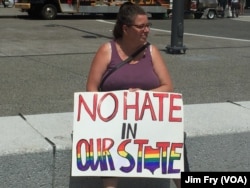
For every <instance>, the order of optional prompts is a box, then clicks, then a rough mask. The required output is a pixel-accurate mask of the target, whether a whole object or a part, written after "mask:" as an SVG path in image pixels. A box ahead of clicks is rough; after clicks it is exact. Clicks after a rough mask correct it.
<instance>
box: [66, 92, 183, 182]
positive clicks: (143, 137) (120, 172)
mask: <svg viewBox="0 0 250 188" xmlns="http://www.w3.org/2000/svg"><path fill="white" fill-rule="evenodd" d="M183 132H184V128H183V102H182V95H181V94H179V93H166V92H152V91H138V92H129V91H127V90H122V91H112V92H78V93H75V94H74V124H73V147H72V172H71V173H72V176H119V177H152V178H180V173H181V171H183V168H184V167H183V166H184V165H183V159H184V156H183V155H184V152H183V148H184V144H183V142H184V138H183V137H184V136H183Z"/></svg>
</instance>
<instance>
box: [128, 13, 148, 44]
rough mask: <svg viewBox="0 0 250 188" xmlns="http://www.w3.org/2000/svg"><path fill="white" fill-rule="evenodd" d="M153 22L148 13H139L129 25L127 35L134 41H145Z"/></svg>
mask: <svg viewBox="0 0 250 188" xmlns="http://www.w3.org/2000/svg"><path fill="white" fill-rule="evenodd" d="M150 26H151V23H149V22H148V17H147V15H137V16H136V17H135V20H134V23H133V24H131V25H129V26H128V29H127V37H128V38H129V39H130V40H131V41H134V42H138V43H145V42H146V41H147V37H148V33H149V31H150Z"/></svg>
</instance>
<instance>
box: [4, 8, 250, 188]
mask: <svg viewBox="0 0 250 188" xmlns="http://www.w3.org/2000/svg"><path fill="white" fill-rule="evenodd" d="M7 10H8V9H5V8H0V22H1V24H0V36H1V38H0V66H1V69H0V75H1V79H0V91H1V94H0V143H1V144H0V155H1V156H2V157H0V164H1V166H0V169H2V170H1V171H0V181H1V182H4V183H3V185H4V186H3V187H4V188H5V187H6V188H7V187H17V186H16V185H17V184H16V183H17V181H15V177H14V175H13V176H10V174H11V173H13V172H15V173H16V174H22V179H23V181H22V183H21V182H18V183H19V185H22V186H23V187H25V186H26V187H27V185H29V186H28V187H31V188H33V187H34V188H35V187H37V185H40V186H41V187H42V185H43V184H44V186H45V187H48V186H47V185H50V184H49V183H48V184H46V183H45V182H44V179H48V181H50V182H53V183H52V185H53V186H54V187H68V184H67V183H68V179H69V178H68V176H69V173H70V161H69V159H70V155H71V153H70V152H71V150H70V149H71V137H70V133H71V129H72V112H73V93H74V92H77V91H85V83H86V78H87V73H88V70H89V66H90V62H91V59H92V58H93V56H94V54H95V52H96V50H97V48H98V46H99V45H100V44H101V43H103V42H106V41H108V40H110V39H111V37H112V32H111V31H112V28H113V24H114V20H103V19H99V18H98V19H95V18H79V17H69V16H66V17H65V16H62V17H59V18H58V19H57V20H51V21H48V20H31V19H29V18H28V17H27V16H26V14H25V13H20V12H17V11H16V10H13V9H9V11H8V12H7V13H6V14H4V11H7ZM11 11H12V12H11ZM151 21H152V23H153V28H152V29H151V34H150V36H149V41H150V42H151V43H153V44H155V45H156V46H157V47H158V48H159V49H160V50H161V53H162V55H163V58H164V60H165V61H166V63H167V66H168V67H169V70H170V73H171V76H172V78H173V82H174V87H175V92H179V93H182V94H183V100H184V107H185V110H184V112H185V116H184V117H185V131H186V132H187V140H186V144H187V150H188V158H189V161H190V169H191V171H249V169H250V157H249V156H250V150H249V148H250V146H249V143H250V134H249V133H250V111H249V110H250V102H249V101H250V95H249V93H250V74H249V70H250V63H249V62H250V54H249V51H250V32H249V24H250V23H249V21H250V14H248V13H247V14H246V15H244V16H241V17H239V18H234V19H231V18H224V19H221V18H218V19H215V20H207V19H200V20H195V19H188V20H184V26H185V27H184V32H185V34H184V39H183V44H184V45H185V46H186V47H187V48H188V49H187V51H186V54H176V55H173V54H168V53H166V46H167V45H169V44H171V20H169V19H166V20H151ZM20 114H22V115H23V116H24V119H25V120H24V119H23V118H22V117H20ZM24 127H26V128H24ZM1 128H2V129H1ZM16 135H18V136H20V137H21V138H20V139H21V140H19V137H18V136H16ZM41 135H42V136H43V137H45V138H49V139H50V140H52V141H53V143H55V144H56V148H57V150H56V158H53V160H50V159H49V158H48V155H49V156H52V155H53V152H52V149H51V147H50V145H48V143H47V142H45V141H41V140H40V139H39V138H40V137H39V136H41ZM30 140H32V142H30ZM13 143H15V144H13ZM15 146H16V147H15ZM34 146H36V147H34ZM18 152H19V154H20V153H21V155H19V154H18V155H16V154H17V153H18ZM26 152H28V153H32V155H27V154H25V153H26ZM7 154H8V155H7ZM37 158H38V159H39V161H34V159H37ZM59 159H60V160H59ZM18 160H21V161H23V162H22V164H19V163H18ZM9 163H11V164H12V165H14V166H17V167H19V168H18V169H20V171H21V172H23V171H25V172H27V173H19V171H15V170H13V168H9V166H11V165H9ZM53 165H54V166H53ZM34 166H35V167H36V168H33V167H34ZM51 166H53V167H54V168H53V169H54V171H53V170H51ZM27 168H28V170H27ZM44 169H45V171H46V172H47V173H46V175H40V174H39V172H40V171H44ZM65 169H66V170H65ZM22 170H23V171H22ZM4 172H9V173H4ZM34 172H35V173H34ZM60 173H61V174H60ZM55 174H56V175H55ZM30 177H34V179H33V178H30ZM29 178H30V179H29ZM131 182H133V183H131ZM168 184H169V182H167V181H165V180H148V179H145V180H144V179H143V180H142V179H136V180H134V181H128V179H125V180H122V181H121V183H120V187H121V188H123V187H124V188H125V187H128V186H130V188H136V187H143V188H152V187H157V188H163V187H165V188H166V186H168ZM22 186H21V187H22ZM53 186H51V187H53ZM98 186H100V180H99V179H96V178H86V179H84V180H82V179H77V178H71V179H70V187H71V188H76V187H84V188H92V187H93V188H98ZM120 187H119V188H120ZM170 187H171V188H172V187H174V186H173V185H172V183H171V185H170Z"/></svg>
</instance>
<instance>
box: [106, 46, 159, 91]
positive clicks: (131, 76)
mask: <svg viewBox="0 0 250 188" xmlns="http://www.w3.org/2000/svg"><path fill="white" fill-rule="evenodd" d="M110 43H111V49H112V54H111V61H110V63H109V65H108V68H107V71H106V73H107V72H108V71H109V70H111V69H112V68H113V67H115V66H116V65H117V64H119V63H120V62H121V61H122V59H121V58H120V56H119V54H118V52H117V49H116V45H115V42H114V41H110ZM106 73H105V74H106ZM159 86H160V81H159V79H158V77H157V75H156V74H155V72H154V69H153V64H152V57H151V53H150V48H147V49H146V53H145V55H144V56H143V58H141V59H140V60H139V62H138V63H136V64H126V65H123V66H122V67H120V68H119V69H117V70H116V71H115V72H113V73H112V74H111V75H110V76H109V77H108V78H107V79H106V81H105V82H104V84H103V87H102V90H103V91H114V90H127V89H129V88H140V89H142V90H150V89H153V88H156V87H159Z"/></svg>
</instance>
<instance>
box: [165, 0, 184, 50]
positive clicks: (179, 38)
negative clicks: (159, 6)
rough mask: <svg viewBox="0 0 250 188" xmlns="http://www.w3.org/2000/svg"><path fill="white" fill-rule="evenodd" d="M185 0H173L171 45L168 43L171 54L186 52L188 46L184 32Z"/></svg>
mask: <svg viewBox="0 0 250 188" xmlns="http://www.w3.org/2000/svg"><path fill="white" fill-rule="evenodd" d="M183 20H184V0H173V12H172V25H171V45H168V46H167V47H166V48H167V52H168V53H171V54H180V53H181V52H182V51H183V53H186V50H187V48H186V47H185V46H184V45H183V33H184V25H183V22H184V21H183Z"/></svg>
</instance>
